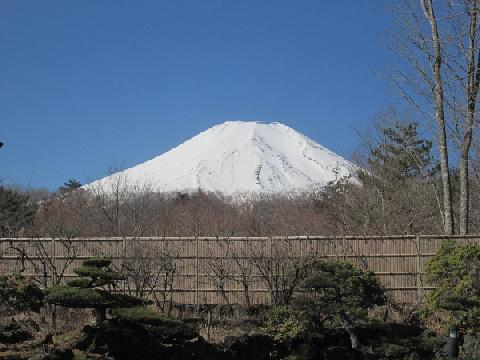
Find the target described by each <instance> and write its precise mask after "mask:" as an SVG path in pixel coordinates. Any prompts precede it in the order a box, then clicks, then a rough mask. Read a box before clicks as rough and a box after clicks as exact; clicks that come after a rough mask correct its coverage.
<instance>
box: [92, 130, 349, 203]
mask: <svg viewBox="0 0 480 360" xmlns="http://www.w3.org/2000/svg"><path fill="white" fill-rule="evenodd" d="M351 170H352V164H351V163H349V162H348V161H347V160H345V159H344V158H342V157H341V156H339V155H337V154H335V153H333V152H331V151H330V150H328V149H326V148H325V147H323V146H321V145H319V144H317V143H316V142H315V141H313V140H311V139H309V138H308V137H306V136H304V135H302V134H301V133H299V132H297V131H295V130H293V129H292V128H290V127H288V126H286V125H283V124H280V123H277V122H273V123H263V122H243V121H226V122H224V123H223V124H220V125H216V126H213V127H211V128H210V129H208V130H206V131H203V132H201V133H200V134H198V135H196V136H194V137H193V138H191V139H190V140H188V141H186V142H184V143H183V144H181V145H179V146H177V147H175V148H173V149H171V150H170V151H168V152H166V153H164V154H162V155H160V156H157V157H155V158H153V159H151V160H149V161H146V162H144V163H142V164H140V165H137V166H134V167H132V168H130V169H126V170H124V171H122V172H121V173H120V174H121V175H122V176H124V177H125V179H126V181H127V182H128V183H131V184H137V185H141V184H142V183H144V182H148V183H150V184H152V185H153V187H154V188H155V189H156V190H157V191H165V192H178V191H187V192H188V191H195V190H198V189H202V190H204V191H209V192H220V193H223V194H227V195H231V194H234V193H260V192H267V193H278V192H289V191H303V190H308V189H310V188H313V187H318V186H322V185H325V184H326V183H327V182H328V181H331V180H334V179H335V178H336V177H338V176H344V175H347V174H349V173H350V172H351ZM111 180H112V177H105V178H103V179H100V180H97V181H95V182H93V183H91V184H88V185H86V186H85V188H86V189H88V188H92V187H94V186H95V185H103V184H106V183H107V182H108V181H111Z"/></svg>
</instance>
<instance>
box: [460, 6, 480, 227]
mask: <svg viewBox="0 0 480 360" xmlns="http://www.w3.org/2000/svg"><path fill="white" fill-rule="evenodd" d="M477 2H478V1H477V0H474V1H473V2H472V4H471V8H470V11H469V17H470V31H469V47H468V73H467V114H466V118H465V130H464V131H465V133H464V136H463V142H462V144H461V149H460V164H459V167H460V235H466V234H468V224H469V221H470V216H469V210H470V209H469V206H470V204H469V199H470V191H469V190H470V188H469V182H468V180H469V176H468V175H469V171H468V170H469V169H468V166H469V156H470V146H471V144H472V135H473V119H474V116H475V108H476V102H477V94H478V88H479V86H478V85H479V79H480V71H479V69H478V65H479V63H478V59H477V60H475V52H476V50H475V43H476V38H477V11H478V10H477ZM479 56H480V53H479Z"/></svg>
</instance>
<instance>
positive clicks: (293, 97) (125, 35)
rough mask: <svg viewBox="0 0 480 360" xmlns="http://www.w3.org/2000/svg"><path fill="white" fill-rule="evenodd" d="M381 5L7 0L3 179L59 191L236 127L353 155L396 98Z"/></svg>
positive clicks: (273, 0)
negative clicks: (264, 127)
mask: <svg viewBox="0 0 480 360" xmlns="http://www.w3.org/2000/svg"><path fill="white" fill-rule="evenodd" d="M391 26H392V24H391V18H390V15H389V14H388V12H387V11H386V9H385V7H384V5H383V4H382V3H381V2H380V1H378V0H336V1H319V0H288V1H286V0H241V1H239V0H189V1H187V0H175V1H172V0H169V1H163V0H148V1H147V0H135V1H121V0H90V1H73V0H72V1H69V0H57V1H48V0H42V1H37V0H30V1H15V0H4V1H1V2H0V53H1V56H0V125H1V126H0V140H1V141H3V142H5V146H4V147H3V148H2V149H1V150H0V178H1V179H3V180H4V181H5V182H7V183H16V184H21V185H23V186H35V187H47V188H49V189H56V188H57V187H58V186H60V185H61V184H62V183H63V182H64V181H65V180H67V179H68V178H71V177H74V178H77V179H78V180H80V181H81V182H82V183H85V182H87V181H88V180H92V179H94V178H97V177H100V176H103V175H105V174H106V171H107V168H108V167H109V166H118V165H121V164H123V165H124V166H127V167H129V166H133V165H135V164H138V163H141V162H144V161H146V160H148V159H150V158H152V157H154V156H156V155H160V154H161V153H163V152H165V151H167V150H169V149H170V148H172V147H174V146H176V145H178V144H179V143H181V142H183V141H185V140H187V139H189V138H190V137H192V136H193V135H195V134H197V133H198V132H200V131H203V130H205V129H207V128H208V127H210V126H213V125H215V124H218V123H221V122H224V121H225V120H261V121H265V122H270V121H278V122H282V123H284V124H286V125H289V126H291V127H293V128H295V129H297V130H299V131H300V132H303V133H304V134H306V135H307V136H309V137H311V138H313V139H314V140H316V141H318V142H319V143H321V144H322V145H324V146H327V147H329V148H330V149H331V150H333V151H335V152H338V153H340V154H342V155H346V156H348V154H349V152H350V151H351V150H352V149H353V148H354V147H355V146H356V143H357V138H356V135H355V131H354V130H353V126H354V124H362V123H366V122H367V121H369V120H370V119H372V117H374V115H375V114H376V113H377V112H378V111H379V110H381V108H383V107H385V106H386V105H388V103H389V101H390V97H391V94H390V93H389V91H388V88H387V85H386V84H385V82H384V81H383V80H382V78H381V76H379V75H378V72H379V71H381V70H383V69H384V68H385V60H386V58H387V56H388V52H387V50H386V49H385V46H384V38H383V34H384V33H385V32H386V31H387V30H388V29H389V28H390V27H391Z"/></svg>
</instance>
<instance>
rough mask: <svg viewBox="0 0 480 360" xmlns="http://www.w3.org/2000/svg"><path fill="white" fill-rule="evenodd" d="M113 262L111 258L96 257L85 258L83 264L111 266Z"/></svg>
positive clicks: (99, 266)
mask: <svg viewBox="0 0 480 360" xmlns="http://www.w3.org/2000/svg"><path fill="white" fill-rule="evenodd" d="M111 263H112V260H110V259H106V258H102V257H96V258H91V259H88V260H85V261H84V262H83V265H84V266H87V267H95V268H105V267H108V266H110V264H111Z"/></svg>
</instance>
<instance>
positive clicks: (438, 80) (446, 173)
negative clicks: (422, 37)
mask: <svg viewBox="0 0 480 360" xmlns="http://www.w3.org/2000/svg"><path fill="white" fill-rule="evenodd" d="M420 5H421V6H422V9H423V12H424V14H425V17H426V18H427V19H428V22H429V23H430V28H431V33H432V34H431V36H432V43H433V48H434V51H435V61H434V63H433V66H432V71H433V77H434V81H435V89H434V99H435V119H436V122H437V127H438V134H437V143H438V148H439V152H440V173H441V177H442V188H443V208H444V209H443V226H444V232H445V234H446V235H453V233H454V227H453V226H454V222H453V206H452V186H451V181H450V169H449V166H448V143H447V132H446V125H445V111H444V90H443V80H442V75H441V67H442V48H441V44H440V35H439V33H438V27H437V19H436V18H435V13H434V11H433V5H432V0H420Z"/></svg>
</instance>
